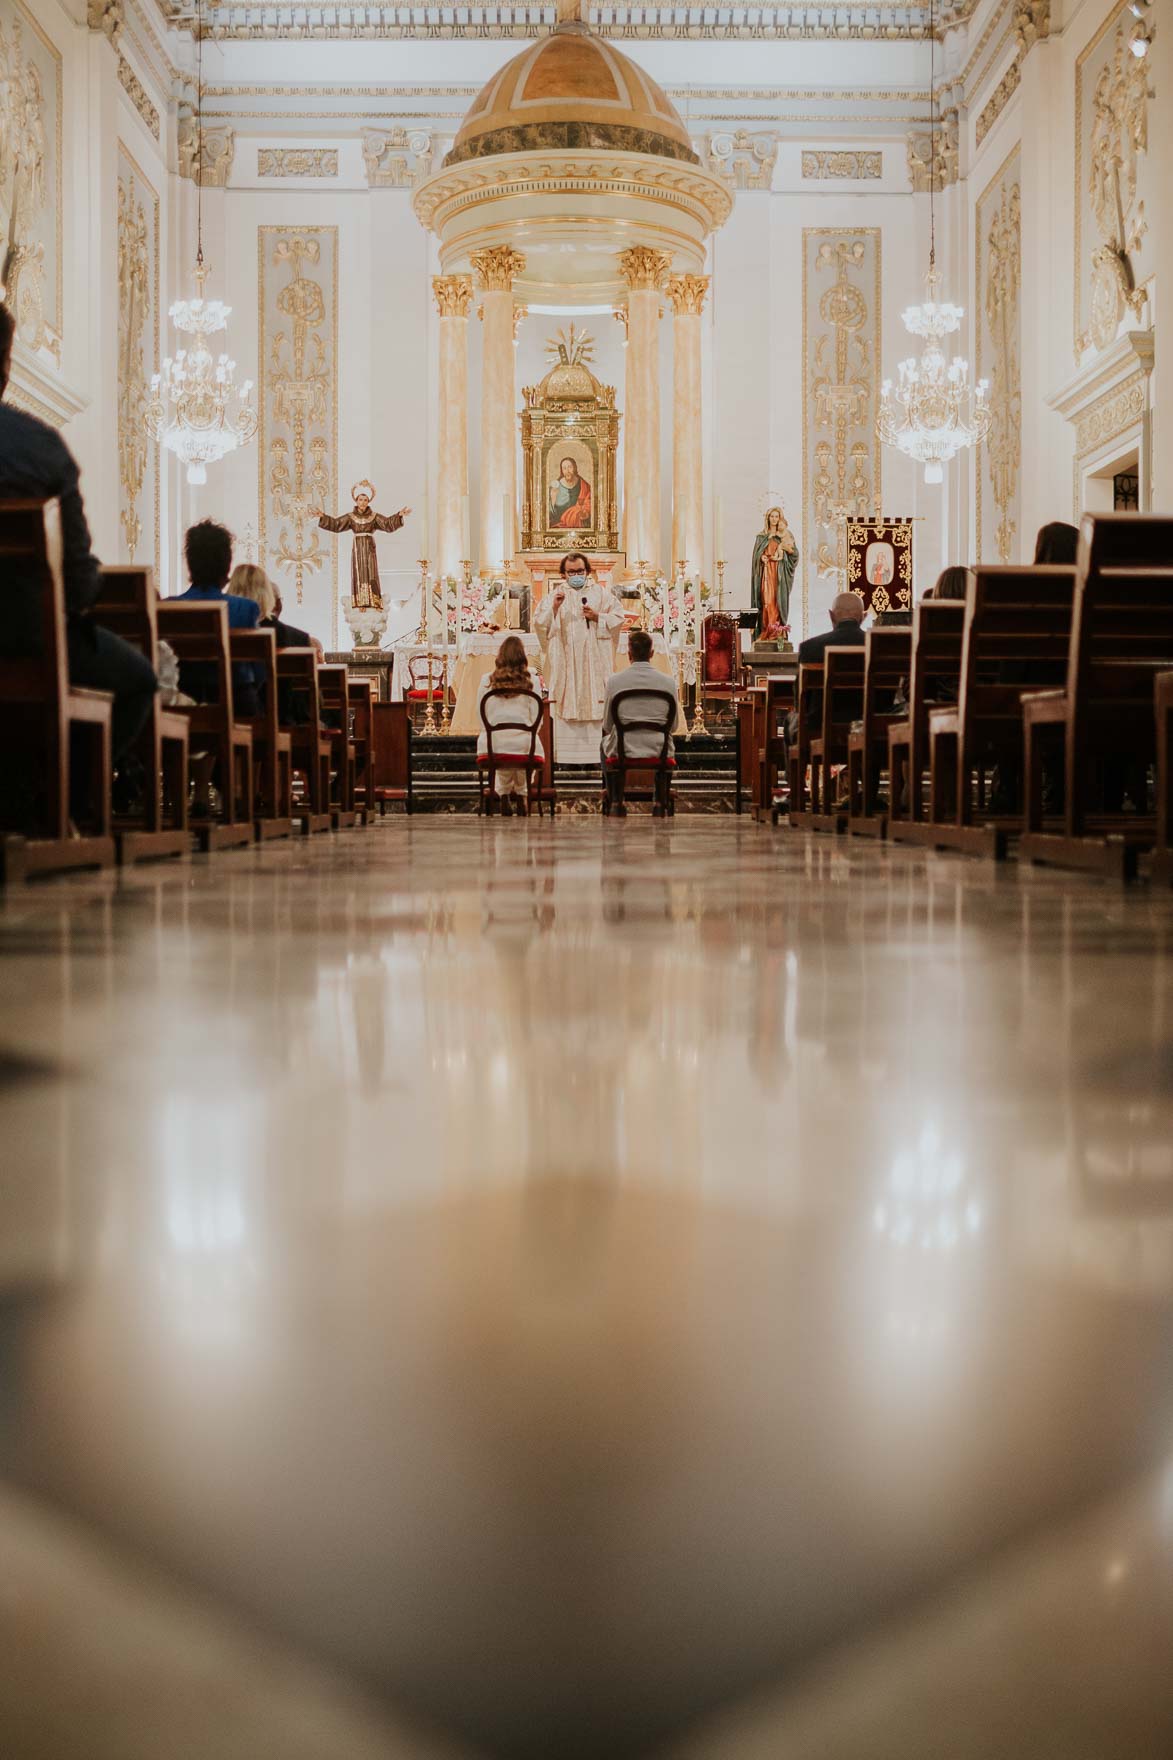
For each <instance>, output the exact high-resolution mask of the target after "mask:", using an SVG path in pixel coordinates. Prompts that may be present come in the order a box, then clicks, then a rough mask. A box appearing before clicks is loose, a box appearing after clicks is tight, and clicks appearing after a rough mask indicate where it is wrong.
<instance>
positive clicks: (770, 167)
mask: <svg viewBox="0 0 1173 1760" xmlns="http://www.w3.org/2000/svg"><path fill="white" fill-rule="evenodd" d="M704 162H705V164H706V165H707V166H708V168H709V170H710V171H715V172H716V174H717V176H718V177H721V178H724V180H725V182H726V183H728V184H729V185H730V187H731V188H733V189H746V190H748V189H769V188H770V186H771V184H772V183H773V181H774V166H775V165H776V164H777V162H778V134H777V131H776V130H775V129H759V130H756V131H753V132H751V131H750V130H749V129H746V128H739V129H736V130H734V131H732V132H723V133H718V134H710V135H708V136H706V138H705V151H704Z"/></svg>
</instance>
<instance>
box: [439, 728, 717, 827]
mask: <svg viewBox="0 0 1173 1760" xmlns="http://www.w3.org/2000/svg"><path fill="white" fill-rule="evenodd" d="M476 745H477V742H476V740H475V739H474V738H472V737H471V736H470V735H449V736H448V737H447V738H445V737H443V736H442V735H431V736H429V735H426V734H416V735H415V737H414V738H413V740H412V797H413V801H414V805H415V809H416V811H417V812H470V811H475V810H476V806H477V799H478V790H477V767H476ZM676 766H677V767H676V774H675V777H674V780H673V786H674V791H675V795H676V805H677V811H678V812H704V813H714V812H717V813H719V812H732V811H733V810H734V807H735V805H736V793H735V790H736V784H737V742H736V738H735V737H731V736H723V735H720V734H718V735H716V736H712V735H710V736H708V737H705V738H702V739H678V740H677V741H676ZM554 785H555V788H556V789H557V792H558V805H559V807H560V808H563V809H565V810H567V811H572V812H573V811H576V810H577V811H584V810H586V811H593V810H594V809H595V808H596V807H597V806H598V803H599V798H600V795H601V793H602V787H603V782H602V775H601V772H600V770H599V767H598V766H597V765H594V766H589V767H588V766H585V765H579V764H557V763H556V764H555V766H554Z"/></svg>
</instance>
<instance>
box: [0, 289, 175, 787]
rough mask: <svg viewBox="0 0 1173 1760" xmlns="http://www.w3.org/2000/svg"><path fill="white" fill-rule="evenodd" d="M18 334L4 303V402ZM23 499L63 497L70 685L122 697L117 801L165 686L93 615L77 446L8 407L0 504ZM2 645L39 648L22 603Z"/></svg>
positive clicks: (10, 610)
mask: <svg viewBox="0 0 1173 1760" xmlns="http://www.w3.org/2000/svg"><path fill="white" fill-rule="evenodd" d="M15 332H16V324H15V320H14V318H13V315H12V312H11V311H10V309H9V308H8V306H6V305H4V304H2V303H0V397H3V395H4V392H5V391H6V389H7V386H8V376H9V373H10V371H11V367H12V342H13V337H14V335H15ZM21 498H27V499H31V500H37V501H40V500H50V499H54V498H55V499H56V500H57V501H58V502H59V503H60V507H61V539H62V549H63V558H62V561H63V572H64V579H65V614H66V634H65V640H66V649H67V653H68V656H69V679H70V683H71V684H75V685H82V686H85V687H87V688H89V689H91V690H102V691H112V692H113V693H114V711H113V716H112V743H113V751H114V762H115V764H116V765H118V766H119V777H118V782H119V783H120V785H121V787H120V788H116V791H115V794H116V803H117V795H118V794H119V793H120V792H121V793H126V792H127V779H128V774H129V772H130V771H132V770H135V769H137V767H136V766H135V765H134V764H133V761H129V762H128V758H129V753H130V748H131V746H132V745H133V744H134V741H135V740H136V739H137V737H138V735H139V734H140V733H141V731H142V729H143V726H144V724H145V722H146V719H147V716H148V715H149V713H150V709H151V699H152V697H153V696H154V694H155V689H156V684H157V680H156V678H155V674H154V670H153V668H152V667H151V665H150V663H149V662H148V661H147V660H146V659H144V657H143V655H142V654H140V653H139V651H138V649H137V648H132V647H131V645H130V643H129V642H124V641H123V640H122V638H121V637H120V636H116V635H113V634H112V633H111V631H110V630H107V629H103V628H102V627H101V625H100V624H97V623H95V622H94V621H93V620H92V618H91V617H90V616H89V615H88V612H89V608H90V606H91V605H92V604H93V603H94V600H95V599H96V598H97V596H98V592H99V589H100V586H101V577H100V575H99V572H98V561H97V558H96V557H95V556H94V555H93V553H92V552H91V550H90V532H89V527H88V525H87V524H86V515H85V508H84V506H83V505H82V498H81V489H80V487H79V482H78V469H77V465H76V463H75V461H74V459H73V456H72V454H71V453H70V450H69V448H68V447H67V446H66V444H65V442H64V441H63V440H62V438H61V436H60V434H58V433H57V431H56V430H55V429H54V428H50V427H48V426H47V425H46V424H45V423H44V422H39V421H38V420H37V418H36V417H35V416H30V415H26V414H25V412H24V411H23V410H19V409H15V408H13V406H12V405H11V404H10V403H0V499H8V500H17V499H21ZM26 609H27V607H26ZM0 641H3V643H4V645H5V648H6V650H7V651H8V652H10V653H20V652H25V651H27V647H28V646H30V645H31V646H35V643H36V641H37V627H36V625H35V623H33V622H32V621H31V620H30V619H28V618H25V617H22V615H21V606H20V601H19V600H16V601H14V602H11V603H8V604H6V605H5V611H4V623H3V628H2V631H0ZM131 792H133V790H131Z"/></svg>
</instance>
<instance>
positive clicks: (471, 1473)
mask: <svg viewBox="0 0 1173 1760" xmlns="http://www.w3.org/2000/svg"><path fill="white" fill-rule="evenodd" d="M0 955H2V957H0V1141H2V1142H3V1145H4V1156H3V1161H4V1171H3V1174H2V1176H0V1647H3V1649H4V1650H5V1652H6V1653H10V1654H13V1655H16V1656H17V1657H18V1659H19V1663H20V1666H19V1667H17V1668H16V1669H13V1668H7V1669H0V1753H3V1754H4V1756H5V1760H9V1756H15V1757H17V1760H41V1756H42V1755H44V1756H46V1757H48V1756H54V1757H56V1756H59V1755H72V1754H77V1755H79V1756H81V1755H84V1756H85V1760H138V1757H139V1755H140V1754H141V1755H142V1757H143V1760H147V1756H151V1760H158V1756H160V1755H162V1754H166V1755H167V1756H168V1760H172V1757H173V1756H178V1757H179V1760H186V1756H187V1754H188V1753H190V1754H191V1755H192V1757H193V1760H195V1756H197V1755H198V1756H200V1757H201V1760H224V1757H226V1756H228V1757H231V1760H237V1756H238V1755H239V1756H240V1760H245V1757H246V1756H247V1760H257V1756H259V1755H262V1754H268V1753H270V1752H272V1753H273V1754H274V1755H277V1754H280V1755H281V1756H282V1760H301V1756H302V1755H306V1756H310V1755H315V1756H316V1755H321V1756H323V1760H325V1756H327V1755H328V1756H330V1760H360V1757H361V1760H366V1757H367V1756H368V1755H370V1756H375V1755H378V1756H383V1757H384V1760H386V1757H388V1756H396V1757H397V1760H398V1757H399V1756H403V1757H407V1756H414V1757H416V1760H424V1757H425V1756H427V1757H431V1756H440V1755H450V1754H457V1753H459V1754H461V1755H465V1756H469V1755H480V1756H482V1757H486V1756H502V1757H508V1760H514V1757H516V1760H555V1757H557V1760H588V1757H589V1760H637V1757H639V1760H643V1757H647V1760H652V1757H653V1756H654V1757H655V1760H669V1757H671V1760H686V1757H687V1760H718V1757H721V1760H750V1757H751V1756H752V1757H753V1760H759V1757H761V1760H766V1757H767V1756H769V1757H770V1760H808V1757H809V1760H815V1757H816V1756H817V1757H818V1760H887V1756H889V1755H891V1756H892V1757H893V1760H896V1756H899V1757H900V1760H920V1757H921V1756H924V1757H925V1760H928V1757H929V1756H932V1757H933V1760H943V1757H944V1756H948V1757H949V1760H970V1757H974V1760H976V1757H978V1756H982V1757H985V1756H990V1757H991V1760H992V1757H993V1756H995V1755H996V1756H998V1757H999V1760H1026V1757H1027V1756H1030V1760H1038V1757H1039V1756H1043V1755H1046V1756H1048V1757H1051V1756H1053V1757H1054V1760H1107V1757H1108V1756H1111V1757H1112V1760H1116V1757H1117V1756H1119V1757H1120V1760H1133V1757H1136V1760H1149V1757H1150V1756H1152V1760H1158V1757H1160V1760H1168V1755H1169V1754H1170V1752H1173V1671H1171V1670H1170V1669H1169V1667H1168V1656H1169V1654H1171V1653H1173V893H1169V894H1149V893H1148V892H1147V891H1145V890H1142V889H1136V890H1134V891H1133V892H1130V893H1124V892H1121V891H1118V890H1116V889H1114V888H1111V887H1106V886H1102V885H1099V884H1097V883H1095V882H1091V881H1085V880H1082V879H1068V878H1065V877H1062V876H1058V875H1053V874H1047V873H1045V872H1039V873H1035V874H1025V875H1021V876H1020V875H1018V874H1017V873H1016V872H1015V871H1014V870H1008V871H1001V870H995V869H993V868H992V867H988V866H985V865H983V864H981V863H977V862H968V861H965V860H959V859H952V858H944V857H926V856H924V855H919V854H917V853H915V852H908V851H901V850H886V849H884V848H883V847H872V846H870V845H869V846H864V847H856V846H854V845H850V844H846V843H844V842H842V841H840V842H833V841H831V840H821V839H814V840H808V839H806V838H803V837H801V836H798V835H795V834H790V833H786V832H775V831H771V830H770V829H769V828H768V827H760V826H754V825H752V824H750V823H749V822H748V821H746V822H732V821H730V820H717V819H703V820H688V819H681V820H680V821H678V822H676V823H673V824H669V825H666V826H661V825H660V824H658V823H655V822H652V821H650V820H639V819H636V820H629V821H627V822H626V824H619V823H616V824H611V823H607V822H604V821H601V820H597V819H593V820H581V821H580V820H573V819H568V820H559V821H558V822H557V823H556V824H555V825H553V826H551V825H549V824H548V823H546V824H538V823H523V824H518V823H509V824H502V823H500V822H490V823H487V824H486V823H483V822H480V821H475V820H467V819H460V818H421V819H416V820H413V821H403V820H397V821H388V822H387V823H386V824H384V825H381V826H379V827H377V828H375V829H372V830H370V831H368V832H356V833H353V834H346V835H343V836H341V837H337V838H333V839H315V840H312V841H311V842H309V843H304V844H297V845H296V846H289V847H281V846H278V845H270V846H269V847H267V848H264V849H258V850H256V851H251V852H243V853H241V854H238V855H223V856H220V857H218V858H215V859H213V860H211V861H203V860H199V861H196V862H193V863H192V864H191V865H188V866H184V867H178V866H176V867H165V866H160V867H157V868H153V869H143V870H141V871H139V872H130V873H127V874H126V875H125V876H123V877H122V878H121V879H120V880H112V879H107V878H89V879H87V878H81V877H79V878H76V879H73V880H67V881H65V882H64V883H61V884H57V883H54V884H51V885H46V886H43V887H41V888H37V889H28V890H25V891H21V892H15V893H13V894H12V895H11V896H9V897H7V898H6V899H4V900H3V901H2V903H0ZM5 1582H8V1583H10V1584H13V1585H15V1588H13V1589H11V1590H9V1591H8V1592H7V1593H6V1592H5V1590H4V1588H3V1584H4V1583H5ZM148 1665H149V1667H148ZM144 1671H146V1672H149V1674H150V1678H151V1680H152V1681H153V1682H154V1683H155V1685H154V1688H153V1690H152V1691H151V1693H150V1694H149V1695H145V1696H144V1694H143V1692H142V1676H143V1674H144ZM95 1706H96V1707H98V1708H99V1711H98V1714H95V1710H94V1708H95Z"/></svg>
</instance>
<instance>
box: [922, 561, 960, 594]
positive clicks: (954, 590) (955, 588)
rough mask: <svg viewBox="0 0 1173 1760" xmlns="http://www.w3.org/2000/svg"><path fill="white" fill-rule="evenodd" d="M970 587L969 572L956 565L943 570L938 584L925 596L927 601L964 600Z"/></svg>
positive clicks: (937, 580) (938, 578)
mask: <svg viewBox="0 0 1173 1760" xmlns="http://www.w3.org/2000/svg"><path fill="white" fill-rule="evenodd" d="M968 585H969V570H968V568H962V567H961V565H960V564H959V563H956V562H955V563H954V564H953V566H952V567H951V568H943V569H942V570H941V572H940V574H939V575H938V576H937V579H936V582H935V583H934V585H933V586H931V587H930V588H929V590H928V592H927V593H926V594H925V598H926V599H964V598H965V594H966V589H967V587H968Z"/></svg>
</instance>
